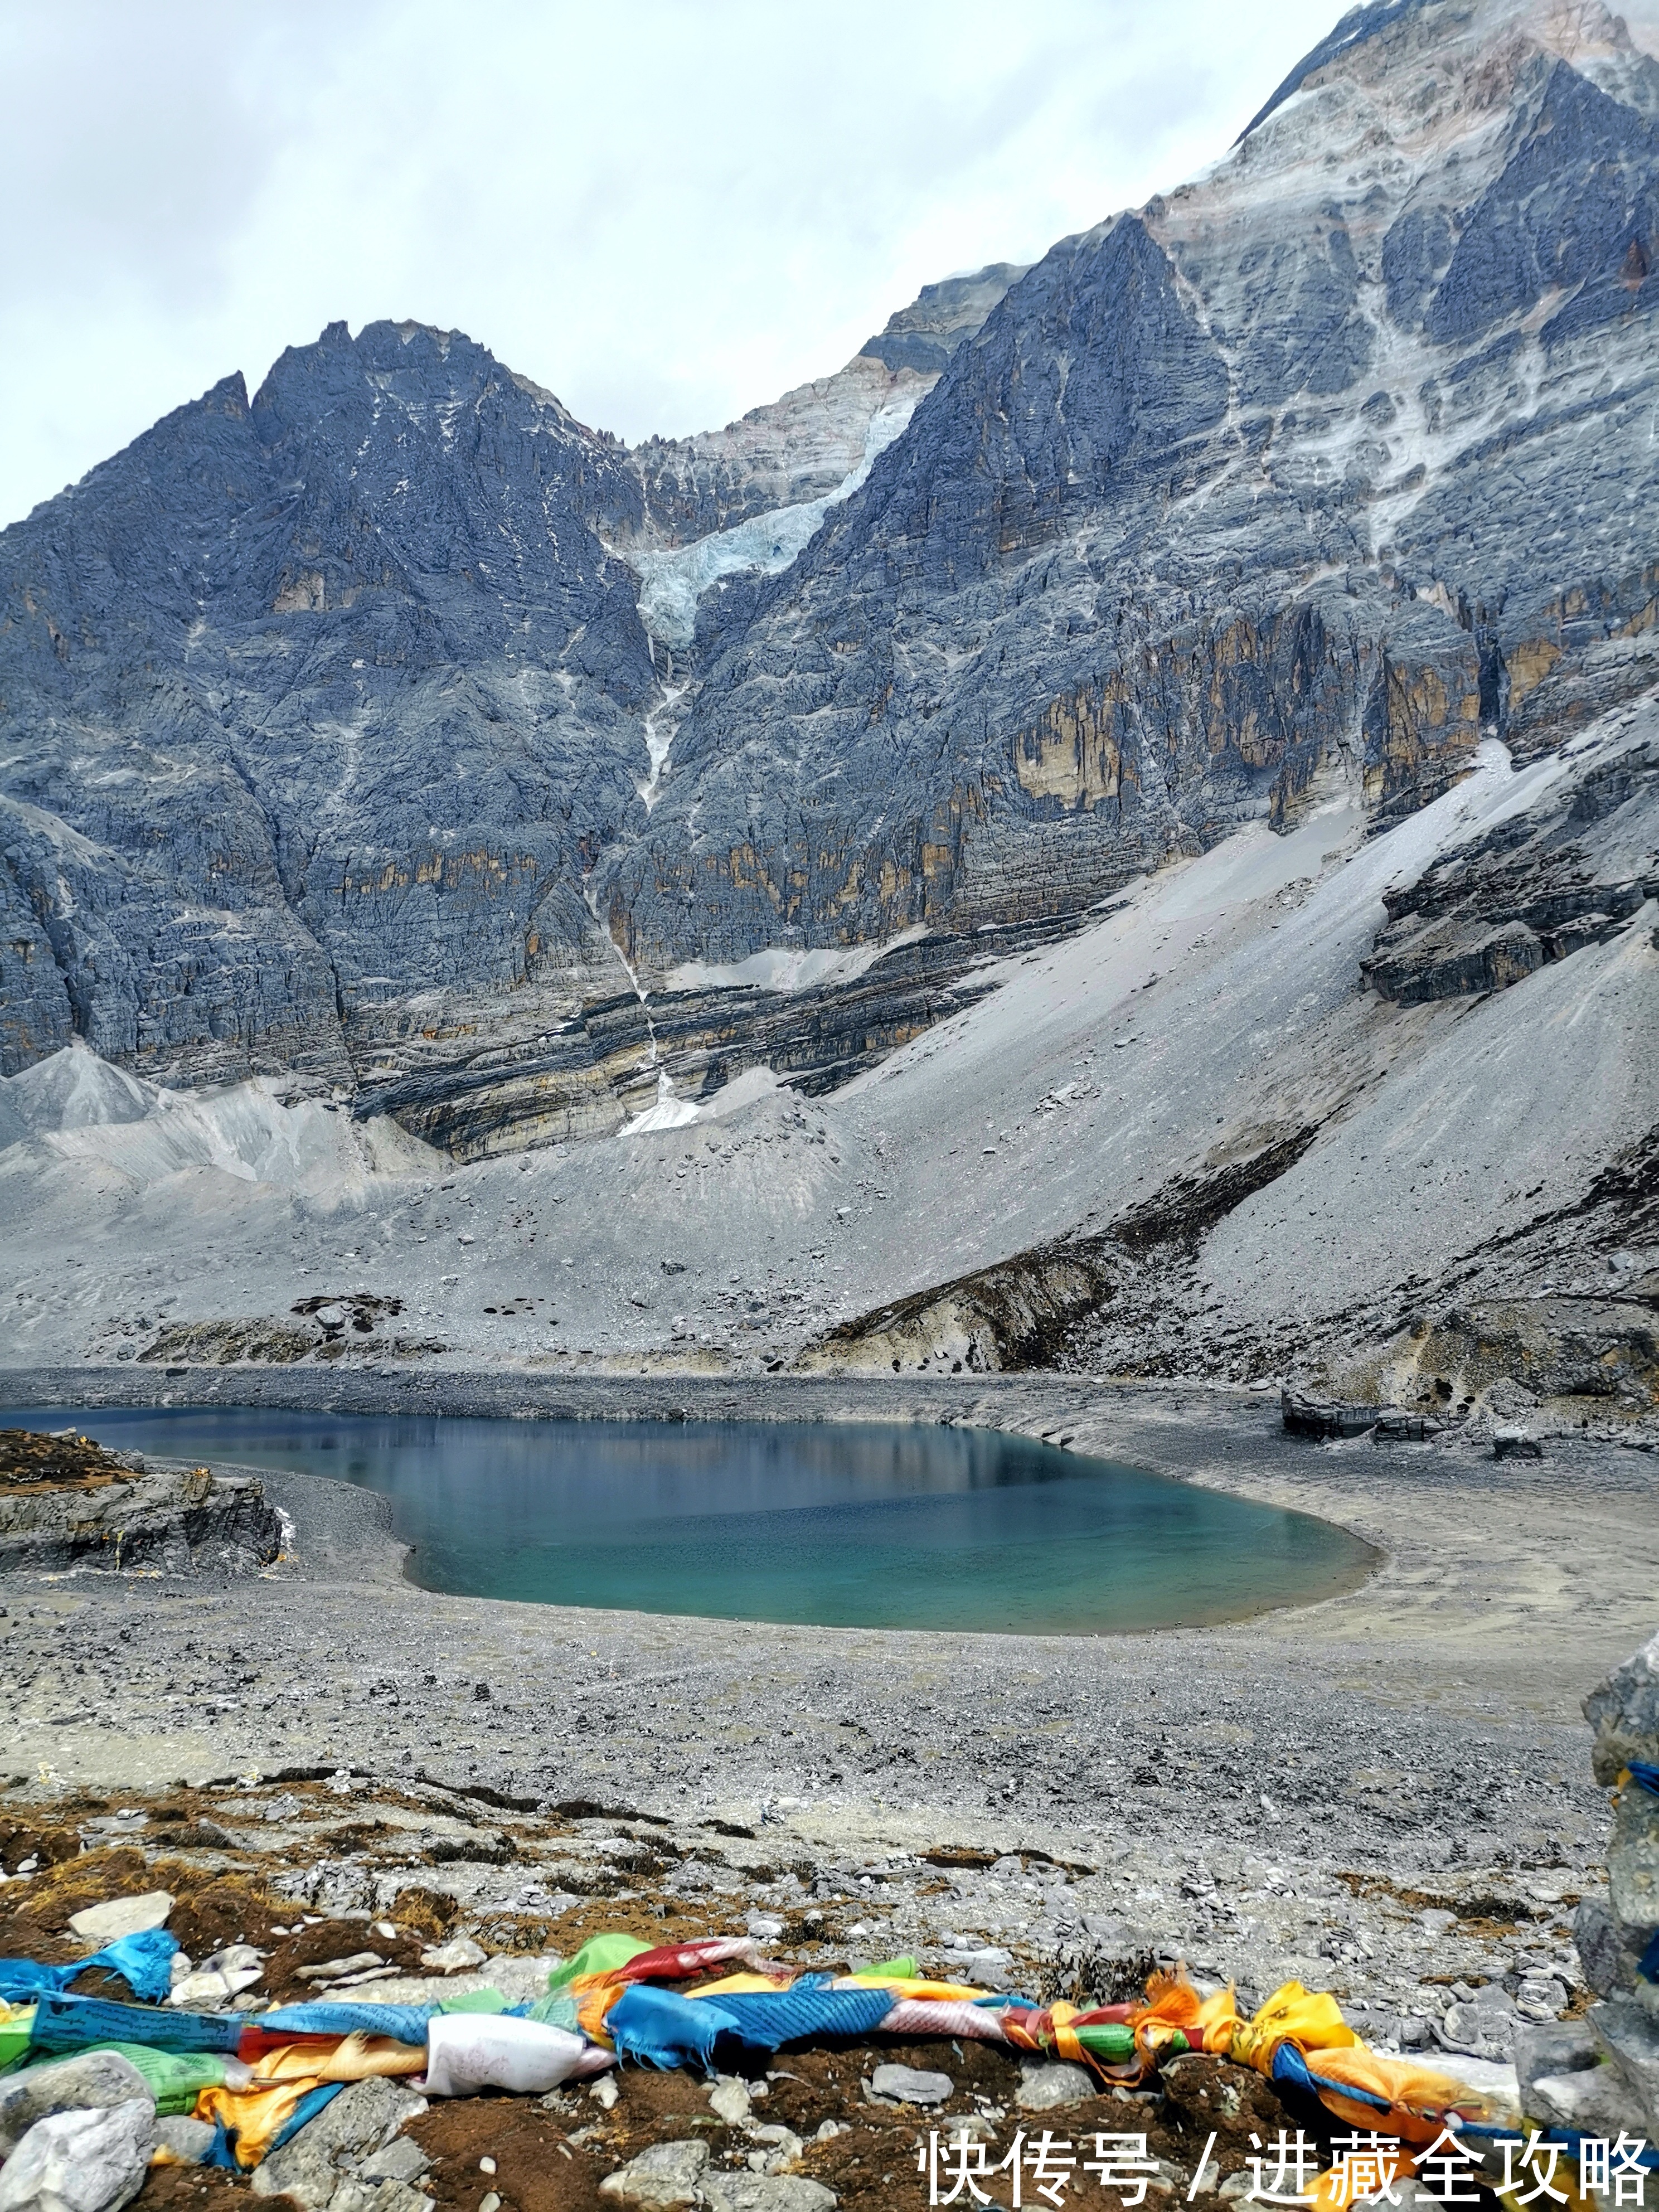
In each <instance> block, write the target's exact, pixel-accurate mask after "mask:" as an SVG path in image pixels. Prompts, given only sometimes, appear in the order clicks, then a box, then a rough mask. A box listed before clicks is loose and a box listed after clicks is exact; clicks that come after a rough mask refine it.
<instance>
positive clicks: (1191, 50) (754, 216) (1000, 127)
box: [0, 0, 1334, 519]
mask: <svg viewBox="0 0 1659 2212" xmlns="http://www.w3.org/2000/svg"><path fill="white" fill-rule="evenodd" d="M1333 12H1334V0H1279V5H1277V6H1275V7H1274V8H1273V9H1241V8H1239V7H1238V6H1237V5H1236V4H1232V0H1168V4H1167V5H1165V6H1164V7H1162V8H1159V9H1146V7H1144V5H1141V4H1139V0H1137V3H1136V4H1130V3H1129V0H1025V4H1024V5H1021V6H1018V7H1010V6H1009V5H1008V4H1007V0H995V4H991V0H837V4H836V6H834V7H833V8H832V7H829V6H826V5H823V4H822V0H806V4H802V0H797V4H796V5H794V6H784V5H780V4H779V0H607V4H605V5H603V6H598V5H592V6H589V5H583V6H578V5H575V4H573V0H541V4H536V0H480V4H477V5H475V6H473V7H472V8H471V9H455V8H454V7H453V6H452V5H443V6H441V5H439V4H437V0H364V4H360V5H358V6H356V7H355V8H352V9H340V8H338V7H336V6H333V5H325V4H322V0H285V4H284V5H283V8H282V9H268V8H265V7H264V6H256V5H254V4H252V0H214V4H211V5H210V4H205V0H159V4H155V5H152V6H149V7H145V8H134V7H132V6H131V0H54V5H52V7H51V8H47V7H46V6H44V5H40V4H36V5H34V6H33V7H32V8H31V7H28V6H26V5H21V4H14V5H13V6H12V7H11V8H10V9H9V10H7V11H6V12H4V14H3V15H0V73H3V76H4V81H5V82H7V84H8V86H9V89H10V92H11V94H12V99H11V100H10V101H9V108H10V111H11V112H10V118H9V128H8V131H7V133H6V134H4V137H3V138H0V189H3V192H4V204H5V205H6V207H7V209H8V210H9V220H8V226H7V253H6V257H5V261H4V264H3V273H0V315H3V327H4V329H5V332H6V344H5V346H4V348H3V350H0V421H3V422H5V424H6V426H7V430H6V435H5V438H4V440H3V441H0V519H10V518H12V517H15V516H16V515H18V514H21V513H24V512H25V511H26V510H27V508H28V507H29V506H30V505H32V504H33V501H36V500H38V499H42V498H45V497H47V496H49V495H51V494H52V492H54V491H56V490H57V489H58V487H59V486H60V485H61V484H62V483H64V482H65V481H66V480H67V479H72V478H74V477H78V476H80V475H81V474H82V472H83V471H85V470H86V469H88V468H89V467H90V466H91V465H93V464H94V462H96V461H98V460H100V459H102V458H103V457H104V456H105V455H106V453H110V452H112V451H113V450H115V449H116V448H117V447H119V446H121V445H123V444H125V442H126V441H128V440H130V439H131V438H132V437H134V436H136V435H137V434H138V432H140V431H141V430H143V428H146V427H147V426H148V425H149V423H150V422H153V421H154V420H155V417H156V416H159V415H161V414H163V413H165V412H166V411H167V410H168V409H169V408H171V407H173V406H176V405H178V404H179V403H180V402H181V401H183V400H185V399H188V398H193V397H194V396H195V395H196V394H197V393H198V392H201V391H203V390H204V389H205V388H206V387H207V386H209V385H210V384H211V383H213V382H214V381H215V380H216V379H217V378H218V377H220V376H222V375H224V374H227V373H228V371H230V370H231V369H234V368H241V369H242V370H243V371H244V372H245V373H246V375H247V378H248V380H249V384H250V386H253V385H256V384H257V383H258V380H259V379H260V377H261V376H262V375H263V374H264V370H265V368H267V366H268V365H269V363H270V361H271V360H272V359H273V358H274V357H275V356H276V354H277V353H278V352H280V351H281V349H282V348H283V346H284V345H288V344H293V343H306V342H307V341H309V340H310V339H312V338H313V337H315V336H316V334H317V332H318V331H319V330H320V329H321V328H322V326H323V325H324V324H325V323H326V322H329V321H331V320H333V319H336V318H337V317H343V318H344V319H346V320H347V321H349V323H350V324H351V325H352V327H353V328H354V329H356V328H357V327H358V326H360V325H362V323H364V322H367V321H370V320H373V319H374V318H376V317H378V316H382V315H392V316H398V317H404V316H415V317H417V318H419V319H422V320H423V321H428V322H433V323H437V324H440V325H446V326H452V325H453V326H454V327H458V328H460V329H463V330H465V331H468V332H470V334H471V336H472V337H476V338H477V339H479V340H481V341H482V342H483V343H485V344H486V345H488V346H489V347H490V348H491V349H492V350H493V351H494V352H495V353H496V354H497V355H498V356H501V359H503V360H504V361H506V362H509V363H510V364H511V365H512V366H513V368H517V369H520V370H521V371H522V372H523V373H524V374H527V375H529V376H532V377H534V378H535V379H536V380H537V381H538V383H541V384H544V385H546V386H549V387H550V389H552V390H553V391H555V392H557V393H558V394H559V396H560V398H562V399H563V400H564V401H565V402H566V403H567V404H568V405H569V406H570V407H572V408H573V409H574V410H575V412H576V413H577V414H578V415H579V416H581V417H582V418H583V419H584V420H585V421H586V422H593V423H596V424H599V425H602V426H603V427H605V428H608V429H612V430H616V431H617V432H619V433H620V434H621V435H623V436H625V437H627V438H629V440H630V441H632V440H635V439H637V438H640V437H642V436H644V435H647V433H649V432H651V431H653V430H659V431H661V432H663V433H665V434H674V433H678V432H684V431H688V430H693V429H700V428H708V427H710V426H712V425H715V424H718V423H720V422H726V421H728V420H729V419H730V418H731V417H732V416H734V415H737V414H739V413H741V412H742V411H743V410H744V409H745V408H748V407H752V406H755V405H757V404H760V403H761V402H763V401H764V400H767V399H769V398H774V397H775V395H776V394H777V393H778V392H781V391H782V390H784V389H786V388H787V386H790V385H792V384H796V383H799V382H800V381H802V380H804V379H805V378H807V377H810V376H814V375H819V374H824V373H826V372H828V371H829V370H831V369H833V368H836V367H838V366H839V365H840V363H841V362H843V361H844V360H846V359H847V358H848V356H850V355H851V354H852V353H853V351H854V349H856V347H857V346H858V345H859V343H860V342H861V341H862V340H863V339H864V338H866V337H868V336H869V335H870V334H871V332H872V331H875V330H877V329H878V328H879V327H880V325H881V324H882V323H883V322H884V320H885V319H886V317H887V316H888V314H889V313H890V312H891V311H892V310H893V309H894V308H895V307H899V306H902V304H903V303H904V302H905V301H907V300H908V299H909V298H911V297H912V296H913V295H914V294H915V292H916V290H917V289H919V287H920V286H921V284H923V283H927V282H929V281H931V280H932V279H933V278H935V277H938V276H944V275H946V274H947V273H949V272H951V270H958V269H964V268H969V267H974V266H977V265H979V264H981V263H984V262H987V261H993V260H1004V259H1006V260H1029V259H1031V258H1035V257H1036V255H1037V254H1038V253H1040V252H1042V251H1043V250H1044V249H1045V248H1046V247H1047V246H1049V245H1050V244H1052V242H1053V241H1054V239H1055V238H1057V237H1060V236H1063V235H1064V234H1066V233H1067V232H1069V231H1073V230H1078V229H1081V228H1085V227H1086V226H1087V225H1089V224H1090V223H1092V222H1097V221H1098V220H1099V219H1100V218H1101V216H1104V215H1106V214H1108V213H1109V212H1110V211H1111V210H1113V209H1115V208H1117V207H1121V206H1124V205H1131V204H1136V203H1138V202H1139V201H1140V200H1143V199H1145V198H1146V197H1148V196H1149V195H1150V194H1151V193H1152V191H1156V190H1158V189H1159V188H1161V187H1167V186H1169V185H1172V184H1174V183H1176V182H1178V181H1179V180H1180V179H1181V178H1182V176H1184V175H1186V174H1188V173H1190V172H1192V171H1193V170H1194V169H1196V168H1198V167H1201V166H1202V165H1203V164H1204V163H1206V161H1210V160H1211V159H1212V158H1213V157H1214V156H1215V155H1217V154H1218V153H1219V152H1220V151H1221V150H1222V149H1223V148H1224V147H1225V145H1226V144H1227V143H1228V142H1229V141H1230V140H1231V138H1232V137H1234V136H1235V135H1236V134H1237V131H1239V129H1240V128H1241V127H1242V126H1243V124H1244V122H1245V121H1246V120H1247V119H1248V118H1249V116H1250V114H1251V113H1252V112H1254V111H1255V108H1256V106H1259V105H1260V103H1261V100H1263V99H1264V98H1265V97H1266V96H1267V93H1268V92H1270V91H1271V89H1272V88H1273V86H1274V85H1275V84H1276V83H1277V82H1278V81H1279V78H1280V77H1281V76H1283V75H1284V74H1285V70H1287V69H1288V68H1289V67H1290V66H1291V64H1292V63H1293V62H1294V61H1295V60H1296V59H1297V58H1298V57H1299V56H1300V55H1301V54H1302V53H1303V52H1305V51H1306V50H1307V48H1308V47H1309V46H1312V45H1313V44H1314V43H1315V42H1316V40H1318V39H1319V38H1320V37H1321V36H1322V34H1323V33H1324V32H1325V31H1326V30H1327V29H1328V27H1329V22H1330V20H1331V16H1332V14H1333Z"/></svg>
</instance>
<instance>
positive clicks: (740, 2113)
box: [708, 2074, 754, 2128]
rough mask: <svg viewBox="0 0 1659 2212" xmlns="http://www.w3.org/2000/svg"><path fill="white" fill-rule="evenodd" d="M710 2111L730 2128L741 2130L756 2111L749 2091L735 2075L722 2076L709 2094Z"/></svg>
mask: <svg viewBox="0 0 1659 2212" xmlns="http://www.w3.org/2000/svg"><path fill="white" fill-rule="evenodd" d="M708 2109H709V2111H710V2112H712V2113H713V2114H714V2118H716V2119H717V2120H724V2121H725V2122H726V2125H727V2127H729V2128H740V2127H741V2126H742V2125H743V2124H744V2121H745V2120H746V2119H747V2118H749V2115H750V2112H752V2111H753V2110H754V2106H753V2104H752V2102H751V2100H750V2095H749V2092H748V2089H747V2088H746V2087H744V2084H743V2083H742V2082H741V2081H738V2079H737V2077H736V2076H735V2075H730V2074H725V2075H721V2076H720V2080H719V2081H716V2082H715V2084H714V2087H713V2088H712V2089H711V2090H710V2091H709V2092H708Z"/></svg>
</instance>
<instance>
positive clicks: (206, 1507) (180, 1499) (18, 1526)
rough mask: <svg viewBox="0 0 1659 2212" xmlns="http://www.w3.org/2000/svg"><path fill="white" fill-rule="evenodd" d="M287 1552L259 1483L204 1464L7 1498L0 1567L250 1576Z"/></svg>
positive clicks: (2, 1502)
mask: <svg viewBox="0 0 1659 2212" xmlns="http://www.w3.org/2000/svg"><path fill="white" fill-rule="evenodd" d="M282 1547H283V1531H282V1523H281V1522H280V1521H279V1520H278V1518H277V1516H276V1510H275V1509H274V1508H273V1507H272V1506H271V1505H270V1504H269V1502H268V1501H267V1499H266V1498H265V1494H264V1490H263V1489H262V1487H261V1486H260V1485H259V1484H258V1482H257V1481H255V1480H253V1479H252V1476H249V1475H240V1474H219V1475H216V1474H210V1473H209V1471H208V1470H207V1468H194V1469H193V1470H191V1471H190V1472H187V1473H183V1474H171V1473H160V1474H147V1475H143V1476H141V1477H139V1478H138V1479H137V1480H133V1481H130V1482H116V1483H112V1484H110V1485H108V1486H106V1487H105V1488H101V1489H94V1490H73V1489H71V1490H41V1491H39V1492H30V1491H27V1490H25V1491H14V1492H11V1493H10V1494H9V1496H5V1497H0V1571H4V1570H5V1569H7V1568H20V1567H27V1568H30V1569H33V1570H36V1571H40V1570H42V1569H45V1570H49V1571H50V1570H58V1569H62V1568H64V1567H70V1566H76V1565H98V1566H104V1567H110V1568H119V1567H155V1566H161V1567H165V1568H166V1570H167V1571H168V1572H169V1573H172V1574H191V1573H194V1572H196V1571H198V1570H200V1569H202V1568H204V1567H209V1566H212V1567H216V1568H219V1569H222V1570H228V1571H230V1572H232V1573H251V1572H252V1571H255V1570H257V1569H258V1568H259V1567H263V1566H268V1565H270V1562H271V1561H272V1560H273V1559H276V1556H277V1554H278V1553H280V1551H281V1550H282Z"/></svg>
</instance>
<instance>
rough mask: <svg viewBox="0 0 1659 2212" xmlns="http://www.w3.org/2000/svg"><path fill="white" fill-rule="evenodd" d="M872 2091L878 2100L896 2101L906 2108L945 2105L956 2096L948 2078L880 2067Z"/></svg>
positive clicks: (910, 2068)
mask: <svg viewBox="0 0 1659 2212" xmlns="http://www.w3.org/2000/svg"><path fill="white" fill-rule="evenodd" d="M870 2087H872V2089H873V2090H874V2091H875V2093H876V2094H877V2096H878V2097H892V2098H895V2099H896V2100H897V2101H898V2102H899V2103H900V2104H902V2105H943V2104H946V2103H948V2102H949V2101H950V2100H951V2098H952V2097H953V2096H954V2095H955V2094H956V2087H957V2085H956V2083H955V2082H954V2081H952V2080H951V2077H950V2075H948V2074H932V2073H928V2072H926V2071H924V2070H923V2069H920V2068H917V2067H915V2066H878V2067H877V2068H876V2069H875V2071H874V2073H872V2075H871V2076H870Z"/></svg>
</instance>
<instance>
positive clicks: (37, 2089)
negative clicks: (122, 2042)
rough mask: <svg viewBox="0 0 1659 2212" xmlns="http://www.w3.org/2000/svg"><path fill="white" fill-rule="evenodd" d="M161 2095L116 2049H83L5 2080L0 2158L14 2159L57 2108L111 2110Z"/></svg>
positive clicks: (0, 2094) (1, 2093)
mask: <svg viewBox="0 0 1659 2212" xmlns="http://www.w3.org/2000/svg"><path fill="white" fill-rule="evenodd" d="M145 2098H149V2103H150V2106H151V2108H152V2110H153V2109H154V2106H155V2099H154V2097H151V2096H150V2093H149V2085H148V2084H147V2082H146V2081H145V2080H144V2077H143V2075H142V2074H141V2073H140V2072H139V2071H138V2069H137V2067H136V2066H135V2065H134V2064H133V2063H132V2062H131V2059H129V2058H123V2057H121V2055H120V2053H119V2052H118V2051H82V2052H78V2053H77V2054H76V2057H73V2058H61V2059H58V2060H57V2061H55V2062H54V2063H52V2064H50V2065H46V2066H31V2067H30V2068H29V2069H28V2070H27V2073H24V2074H20V2075H13V2076H12V2078H11V2079H10V2080H9V2081H3V2082H0V2158H9V2157H10V2156H11V2154H12V2153H13V2152H14V2151H15V2149H16V2148H17V2146H18V2144H19V2143H20V2142H21V2141H22V2139H23V2137H24V2136H26V2135H27V2133H28V2131H29V2130H30V2129H31V2128H32V2127H33V2125H34V2124H35V2122H36V2121H37V2120H44V2119H46V2118H50V2117H51V2115H52V2113H53V2112H107V2111H109V2110H110V2109H111V2108H112V2106H116V2105H125V2104H130V2103H131V2102H132V2101H133V2100H135V2099H139V2100H143V2099H145Z"/></svg>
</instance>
